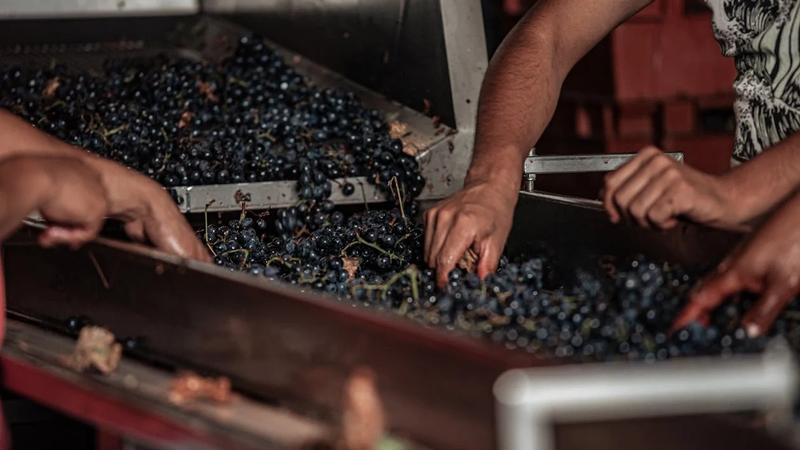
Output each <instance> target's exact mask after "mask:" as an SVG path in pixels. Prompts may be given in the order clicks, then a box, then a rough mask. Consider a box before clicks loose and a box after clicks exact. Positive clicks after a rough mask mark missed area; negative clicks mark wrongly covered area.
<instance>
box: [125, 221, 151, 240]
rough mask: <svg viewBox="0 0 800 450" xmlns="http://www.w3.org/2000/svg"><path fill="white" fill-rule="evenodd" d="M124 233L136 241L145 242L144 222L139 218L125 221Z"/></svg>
mask: <svg viewBox="0 0 800 450" xmlns="http://www.w3.org/2000/svg"><path fill="white" fill-rule="evenodd" d="M125 234H127V235H128V237H129V238H131V239H132V240H134V241H136V242H145V241H146V240H147V235H146V234H145V231H144V223H142V221H141V220H132V221H130V222H127V223H125Z"/></svg>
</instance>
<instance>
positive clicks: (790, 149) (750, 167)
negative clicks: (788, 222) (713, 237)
mask: <svg viewBox="0 0 800 450" xmlns="http://www.w3.org/2000/svg"><path fill="white" fill-rule="evenodd" d="M724 181H725V183H726V185H727V186H728V187H729V191H730V192H731V202H730V203H731V210H732V213H733V215H734V217H735V220H736V221H738V222H739V223H742V224H753V223H755V222H758V221H759V220H761V219H762V218H763V217H764V216H765V215H766V214H768V213H769V212H770V211H772V210H773V209H774V208H776V207H777V206H778V205H780V204H781V203H783V202H784V201H786V200H787V199H788V198H789V197H790V196H791V195H792V194H793V193H794V192H795V191H797V189H798V188H799V187H800V133H795V134H794V135H792V136H790V137H789V138H787V139H785V140H784V141H783V142H781V143H780V144H778V145H775V146H774V147H772V148H770V149H768V150H766V151H764V152H763V153H761V154H760V155H759V156H757V157H756V158H754V159H753V160H752V161H750V162H748V163H746V164H742V165H741V166H739V167H737V168H735V169H733V170H731V171H730V172H729V173H727V174H726V175H724Z"/></svg>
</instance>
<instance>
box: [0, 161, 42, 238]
mask: <svg viewBox="0 0 800 450" xmlns="http://www.w3.org/2000/svg"><path fill="white" fill-rule="evenodd" d="M51 189H52V182H51V180H50V178H49V177H48V176H47V175H46V174H45V173H44V171H42V170H40V168H39V167H38V164H37V161H36V160H35V159H33V158H29V157H19V156H14V157H10V158H6V159H3V160H2V161H0V240H4V239H5V238H7V237H8V236H9V235H10V234H11V233H13V232H14V230H16V229H17V228H19V226H20V224H21V223H22V221H23V220H24V219H25V218H26V217H27V216H28V215H29V214H30V213H31V212H33V211H34V210H36V209H37V208H39V206H40V205H41V204H42V202H43V201H44V200H45V199H46V198H47V196H48V192H49V191H50V190H51Z"/></svg>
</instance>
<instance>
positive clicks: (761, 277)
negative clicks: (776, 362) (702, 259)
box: [673, 197, 800, 336]
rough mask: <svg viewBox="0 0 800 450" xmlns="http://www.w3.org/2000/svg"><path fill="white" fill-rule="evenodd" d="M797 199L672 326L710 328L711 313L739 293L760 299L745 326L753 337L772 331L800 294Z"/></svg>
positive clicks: (735, 255)
mask: <svg viewBox="0 0 800 450" xmlns="http://www.w3.org/2000/svg"><path fill="white" fill-rule="evenodd" d="M798 198H800V197H795V199H792V200H791V201H789V202H788V203H786V204H785V205H784V206H783V207H781V209H779V210H778V211H777V212H776V213H775V215H773V216H772V217H771V218H770V219H769V220H768V221H767V222H766V223H765V224H764V225H763V226H762V227H761V228H760V229H759V230H758V231H756V232H755V233H754V234H753V235H752V236H751V237H750V239H749V240H748V241H747V242H745V244H744V245H742V246H740V247H739V248H738V249H737V250H736V251H735V252H733V253H732V254H731V256H729V257H728V258H727V259H726V260H725V261H723V263H722V264H720V266H719V268H718V271H717V273H715V274H713V275H712V276H710V277H709V278H707V279H706V280H704V282H703V283H702V284H701V285H700V287H699V288H698V289H697V291H696V292H695V293H694V294H693V295H692V296H691V298H690V301H689V305H688V306H687V307H686V308H685V309H684V311H683V312H682V313H681V315H679V316H678V319H677V320H676V322H675V325H674V326H673V329H679V328H681V327H684V326H686V325H688V324H689V323H690V322H692V321H698V322H700V323H702V324H707V322H708V319H709V314H710V312H711V311H712V310H713V309H714V308H715V307H717V306H718V305H719V304H720V303H722V302H723V301H724V300H725V299H726V298H727V297H728V296H730V295H732V294H735V293H737V292H740V291H749V292H753V293H756V294H759V295H760V299H759V301H758V303H756V304H755V306H753V308H752V309H751V310H750V311H749V312H748V313H747V315H745V317H744V318H743V320H742V325H743V326H744V328H745V330H747V332H748V334H749V335H750V336H756V335H762V334H764V333H765V332H766V331H767V330H769V328H770V326H771V325H772V323H773V322H774V321H775V319H776V318H777V317H778V315H779V314H780V312H781V311H782V310H783V308H784V307H785V306H786V305H787V304H788V303H789V301H791V300H792V298H793V297H794V296H795V295H796V294H797V293H798V292H800V202H799V201H798V200H797V199H798Z"/></svg>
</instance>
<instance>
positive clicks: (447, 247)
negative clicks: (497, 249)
mask: <svg viewBox="0 0 800 450" xmlns="http://www.w3.org/2000/svg"><path fill="white" fill-rule="evenodd" d="M460 222H461V223H460ZM468 226H469V225H465V224H464V223H463V220H455V221H453V226H452V227H451V228H450V230H448V232H447V236H446V238H445V241H444V244H443V245H442V248H441V250H440V251H439V253H438V255H437V259H436V284H437V285H438V286H439V288H443V287H444V286H445V284H447V278H448V276H449V275H450V272H451V271H452V270H453V269H455V268H456V264H457V263H458V261H459V260H460V259H461V257H462V256H464V252H466V251H467V249H468V248H469V247H470V246H471V245H472V242H473V240H474V232H472V231H471V230H469V229H465V227H468ZM479 256H480V259H483V255H479Z"/></svg>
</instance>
